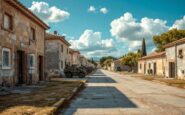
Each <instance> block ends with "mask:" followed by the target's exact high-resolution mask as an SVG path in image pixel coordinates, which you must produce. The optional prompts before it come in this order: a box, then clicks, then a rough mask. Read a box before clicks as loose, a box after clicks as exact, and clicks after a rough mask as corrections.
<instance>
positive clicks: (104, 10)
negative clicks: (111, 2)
mask: <svg viewBox="0 0 185 115" xmlns="http://www.w3.org/2000/svg"><path fill="white" fill-rule="evenodd" d="M100 12H101V13H103V14H107V13H108V9H107V8H101V9H100Z"/></svg>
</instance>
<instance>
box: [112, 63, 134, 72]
mask: <svg viewBox="0 0 185 115" xmlns="http://www.w3.org/2000/svg"><path fill="white" fill-rule="evenodd" d="M118 67H120V69H121V71H130V70H131V69H130V67H128V66H123V65H121V62H120V61H114V62H112V63H111V70H112V71H117V68H118Z"/></svg>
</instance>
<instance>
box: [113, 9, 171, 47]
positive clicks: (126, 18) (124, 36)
mask: <svg viewBox="0 0 185 115" xmlns="http://www.w3.org/2000/svg"><path fill="white" fill-rule="evenodd" d="M166 23H167V21H165V20H161V19H151V18H147V17H144V18H142V19H141V20H140V21H137V20H136V19H135V18H134V17H133V15H132V14H131V13H129V12H127V13H125V14H124V15H123V16H121V17H120V18H118V19H115V20H113V21H112V22H111V24H110V26H111V29H110V32H111V35H112V36H113V37H115V38H117V39H118V40H120V41H123V42H127V43H129V44H131V45H130V46H129V48H130V49H133V48H135V47H138V46H140V45H141V40H142V38H145V39H146V41H147V44H152V37H153V36H154V35H158V34H160V33H163V32H166V31H167V30H168V29H169V27H168V26H167V25H166Z"/></svg>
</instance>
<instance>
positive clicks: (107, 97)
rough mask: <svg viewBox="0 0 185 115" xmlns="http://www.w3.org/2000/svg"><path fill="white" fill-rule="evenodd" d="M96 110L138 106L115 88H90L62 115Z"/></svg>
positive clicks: (65, 109)
mask: <svg viewBox="0 0 185 115" xmlns="http://www.w3.org/2000/svg"><path fill="white" fill-rule="evenodd" d="M94 108H137V105H136V104H134V103H133V102H132V101H131V100H130V99H129V98H128V97H127V96H126V95H125V94H123V93H122V92H120V91H119V90H117V88H115V87H112V86H109V87H107V86H106V87H102V86H89V87H87V88H85V89H84V90H83V91H82V92H81V93H79V94H78V96H77V97H76V98H75V99H74V100H72V102H71V104H70V105H68V106H67V107H65V108H64V109H63V110H62V111H61V114H62V115H73V114H74V113H75V112H77V110H79V109H94Z"/></svg>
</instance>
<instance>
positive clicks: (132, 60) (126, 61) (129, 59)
mask: <svg viewBox="0 0 185 115" xmlns="http://www.w3.org/2000/svg"><path fill="white" fill-rule="evenodd" d="M140 57H141V54H139V53H133V52H129V53H128V54H127V55H126V56H124V57H123V58H122V59H121V64H122V65H124V66H129V67H130V68H131V70H133V67H137V61H138V59H139V58H140Z"/></svg>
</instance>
